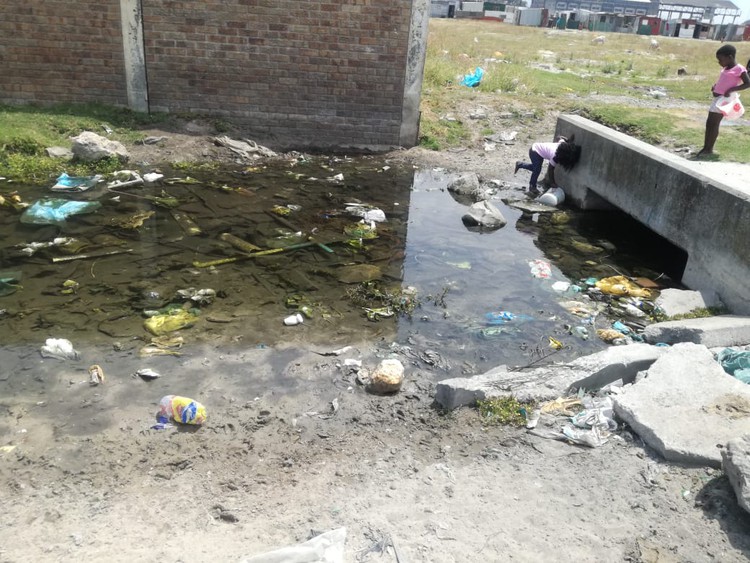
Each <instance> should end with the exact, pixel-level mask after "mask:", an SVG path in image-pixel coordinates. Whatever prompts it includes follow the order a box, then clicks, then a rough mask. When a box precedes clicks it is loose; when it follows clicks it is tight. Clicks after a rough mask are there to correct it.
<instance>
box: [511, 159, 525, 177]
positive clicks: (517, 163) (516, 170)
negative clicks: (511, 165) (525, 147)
mask: <svg viewBox="0 0 750 563" xmlns="http://www.w3.org/2000/svg"><path fill="white" fill-rule="evenodd" d="M521 164H523V163H522V162H521V161H520V160H516V168H515V170H513V174H515V173H516V172H518V169H519V168H521Z"/></svg>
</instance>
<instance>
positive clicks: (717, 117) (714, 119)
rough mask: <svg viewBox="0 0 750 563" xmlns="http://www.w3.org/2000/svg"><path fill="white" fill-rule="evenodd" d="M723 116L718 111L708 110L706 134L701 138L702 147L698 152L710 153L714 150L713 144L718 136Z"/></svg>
mask: <svg viewBox="0 0 750 563" xmlns="http://www.w3.org/2000/svg"><path fill="white" fill-rule="evenodd" d="M722 119H724V116H723V115H722V114H720V113H713V112H708V117H707V118H706V134H705V137H704V139H703V148H702V149H701V150H700V151H699V152H698V154H699V155H701V154H712V153H713V152H714V144H715V143H716V139H717V138H718V137H719V125H720V124H721V120H722Z"/></svg>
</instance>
